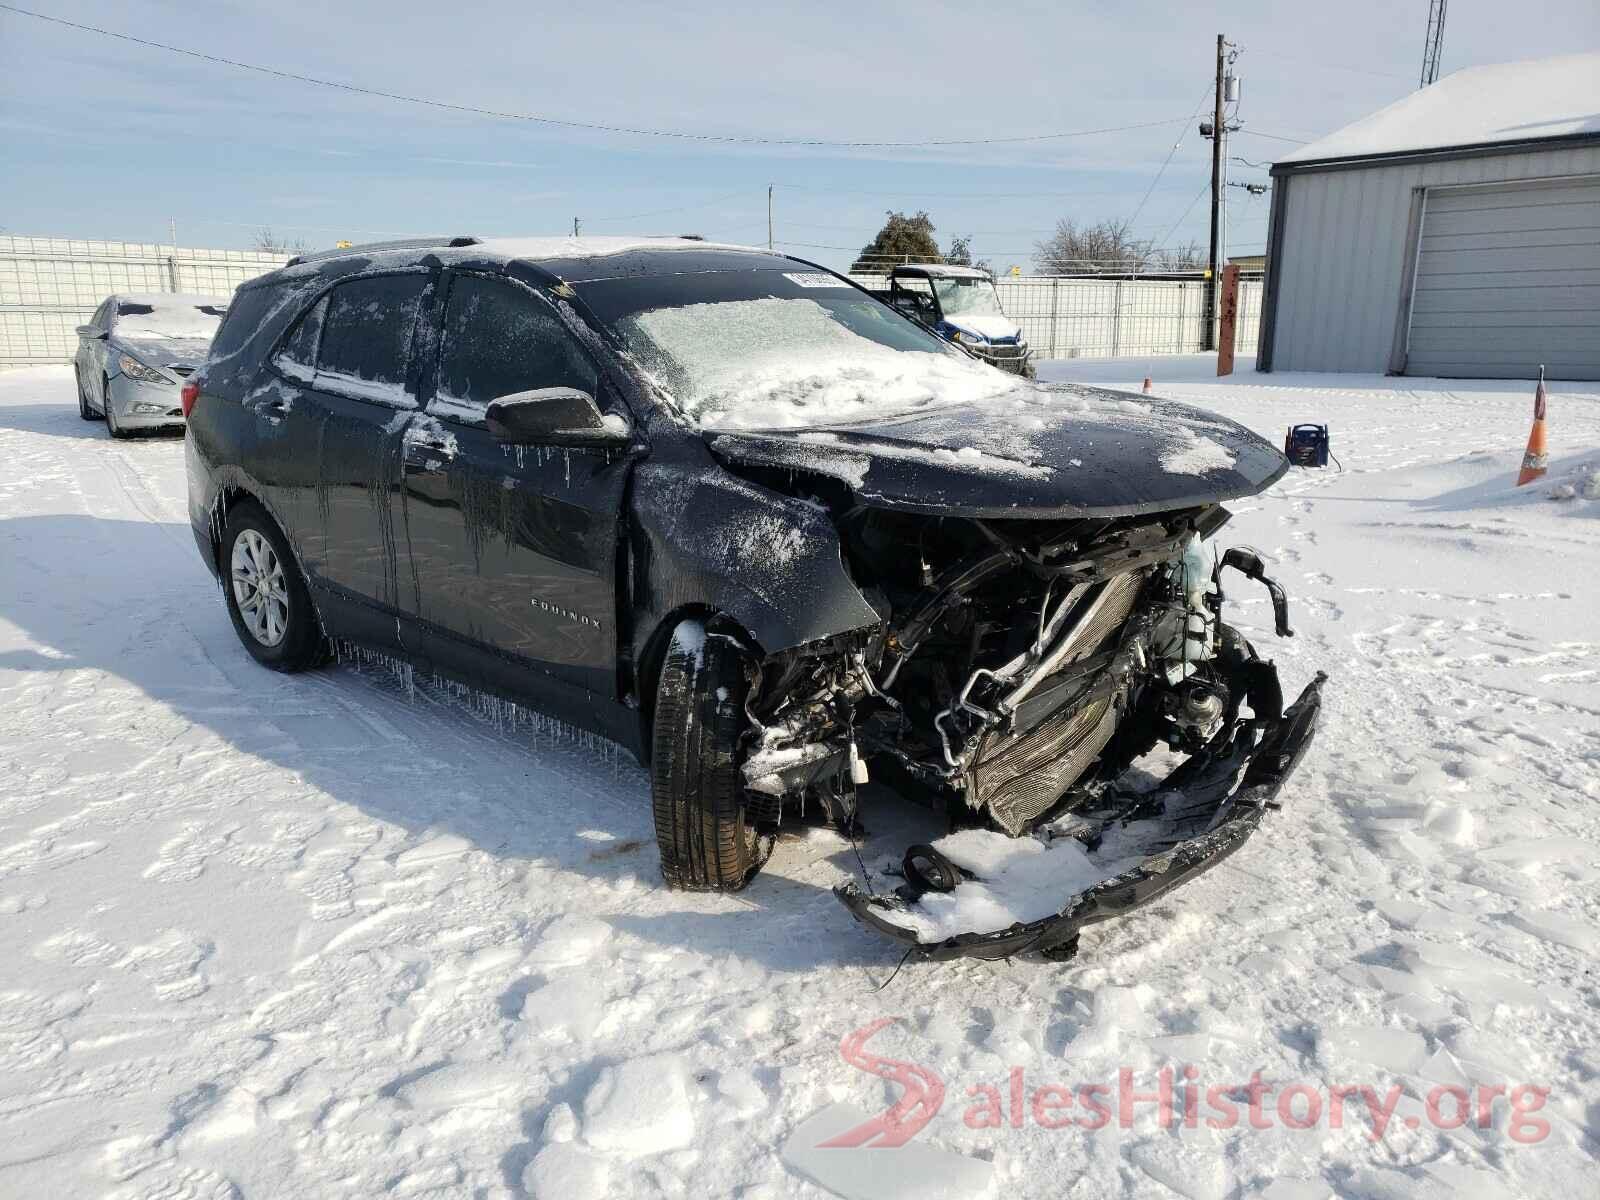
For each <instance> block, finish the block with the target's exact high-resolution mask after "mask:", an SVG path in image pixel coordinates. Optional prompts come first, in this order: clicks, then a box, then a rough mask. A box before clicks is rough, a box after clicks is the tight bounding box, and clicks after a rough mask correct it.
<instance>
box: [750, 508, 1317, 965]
mask: <svg viewBox="0 0 1600 1200" xmlns="http://www.w3.org/2000/svg"><path fill="white" fill-rule="evenodd" d="M1227 520H1228V513H1227V512H1226V510H1225V509H1223V508H1222V507H1221V506H1220V505H1216V504H1211V505H1204V506H1200V507H1196V508H1190V509H1183V510H1178V511H1173V512H1165V513H1160V514H1156V515H1153V516H1152V515H1146V516H1138V517H1117V518H1095V517H1089V518H1077V519H1063V520H1048V521H1044V520H981V519H976V518H971V517H932V516H926V515H920V514H913V513H903V512H896V511H890V510H887V509H882V508H874V507H870V506H866V505H856V506H854V507H851V508H849V509H848V510H846V511H843V512H842V513H841V514H840V515H838V516H837V517H836V525H837V527H838V530H839V534H840V540H841V544H842V546H843V548H844V554H845V558H846V566H847V568H848V569H849V571H850V574H851V577H852V578H853V579H854V580H855V581H856V583H857V585H858V586H859V587H860V588H861V590H862V592H863V594H864V595H866V597H867V598H868V600H869V601H870V602H871V603H872V605H873V606H874V607H875V608H876V609H877V610H878V612H879V613H880V614H881V616H882V623H881V625H880V626H879V627H877V628H876V629H874V630H872V631H869V632H865V633H863V634H860V635H854V636H848V637H841V638H836V639H833V640H831V641H829V642H826V643H823V644H820V645H818V644H813V645H807V646H802V647H799V648H797V649H795V650H792V651H789V652H786V653H784V654H781V655H776V656H773V657H772V658H769V659H767V660H765V661H763V662H761V663H760V664H759V665H758V666H756V667H755V668H754V670H755V673H756V678H755V679H753V680H752V686H751V689H750V693H749V699H748V702H747V712H748V716H749V718H750V721H751V727H752V732H751V734H750V735H749V740H750V746H749V753H748V755H747V757H746V758H745V760H744V765H743V771H744V778H745V783H746V785H747V787H748V789H749V795H750V799H749V805H750V811H751V813H752V814H753V815H754V817H755V819H756V820H757V822H758V823H759V824H760V825H761V826H762V827H763V828H765V829H768V830H771V831H776V830H777V829H779V828H780V827H781V825H782V824H783V822H784V820H785V819H786V814H789V813H793V812H794V811H795V810H796V808H803V807H805V806H807V805H812V804H821V805H823V806H824V807H825V809H826V811H827V812H828V814H829V815H830V816H831V817H832V818H833V819H834V820H835V821H836V822H837V823H839V824H840V825H841V827H853V824H854V821H855V818H856V794H857V787H858V786H859V785H860V784H861V783H863V782H865V781H867V780H868V779H869V778H871V777H872V776H873V775H881V776H884V777H886V778H888V779H889V781H890V782H892V783H893V784H894V785H895V786H896V787H897V789H898V790H900V791H902V792H905V793H907V794H912V795H916V796H918V797H920V798H922V799H924V800H926V801H927V802H928V803H930V804H931V805H933V806H935V807H936V808H939V809H941V810H942V811H944V812H945V813H946V814H947V815H948V817H949V818H950V821H951V824H952V827H953V828H956V829H967V828H974V829H983V830H988V831H991V832H992V833H993V834H996V835H1003V836H1005V837H1009V838H1026V837H1034V838H1037V839H1039V840H1041V841H1043V842H1045V843H1047V844H1048V843H1050V842H1051V841H1052V840H1054V839H1059V838H1063V837H1070V838H1074V839H1076V841H1075V843H1074V848H1077V847H1082V848H1083V849H1085V850H1088V851H1094V850H1097V849H1099V848H1100V847H1101V844H1102V842H1105V840H1106V838H1107V834H1108V832H1111V831H1114V830H1117V829H1121V828H1126V827H1130V826H1132V825H1134V824H1137V825H1138V827H1139V828H1140V829H1141V830H1143V831H1144V832H1146V833H1147V834H1150V835H1151V836H1150V837H1149V838H1148V839H1147V843H1146V844H1144V845H1141V846H1140V847H1139V848H1138V849H1139V853H1137V854H1135V855H1134V856H1133V857H1131V858H1130V857H1126V856H1125V857H1123V858H1121V859H1119V860H1118V861H1117V862H1116V864H1115V865H1116V866H1117V867H1120V868H1125V869H1120V870H1114V871H1112V872H1111V874H1110V875H1109V876H1108V879H1107V881H1104V882H1108V883H1116V882H1117V880H1118V879H1122V877H1123V876H1126V875H1127V874H1128V873H1129V871H1130V870H1133V871H1137V870H1138V868H1139V867H1140V866H1142V865H1143V864H1146V863H1147V861H1148V860H1150V859H1151V858H1152V857H1159V856H1166V860H1167V861H1166V862H1165V863H1164V864H1163V863H1159V862H1158V863H1155V864H1153V867H1152V868H1151V869H1147V870H1145V871H1144V873H1143V874H1142V875H1140V877H1139V879H1138V880H1135V881H1132V887H1133V892H1135V893H1139V894H1140V898H1139V899H1137V900H1135V901H1134V902H1136V903H1142V902H1144V900H1146V899H1149V898H1150V895H1149V893H1152V891H1153V890H1155V885H1156V884H1160V885H1162V886H1160V887H1159V890H1162V891H1164V890H1165V889H1166V887H1170V886H1173V885H1174V884H1176V883H1177V882H1181V881H1182V879H1184V878H1187V877H1188V876H1189V875H1191V874H1194V873H1197V871H1196V870H1187V869H1186V870H1178V868H1179V867H1181V866H1182V864H1183V862H1188V860H1190V859H1193V860H1194V862H1198V863H1203V865H1201V866H1200V867H1199V868H1198V869H1204V867H1205V866H1209V865H1211V863H1212V862H1214V861H1217V860H1218V859H1220V857H1222V856H1223V855H1225V853H1226V852H1227V851H1228V850H1231V849H1232V848H1234V847H1235V846H1236V845H1237V844H1239V842H1242V841H1243V838H1244V837H1245V836H1248V833H1249V832H1250V831H1251V830H1253V829H1254V825H1255V822H1256V821H1259V819H1260V811H1261V810H1262V809H1264V808H1265V807H1266V806H1267V805H1268V804H1270V803H1271V802H1272V794H1275V793H1276V787H1277V784H1279V783H1281V781H1282V778H1283V777H1284V776H1286V775H1287V774H1288V772H1289V771H1290V770H1292V768H1293V766H1294V764H1295V763H1296V762H1297V761H1298V759H1299V756H1300V755H1301V754H1302V753H1303V752H1304V749H1305V747H1306V745H1307V744H1308V743H1309V740H1310V736H1311V733H1312V731H1313V729H1314V726H1315V716H1316V709H1317V707H1318V704H1319V702H1320V687H1321V683H1322V677H1321V676H1319V677H1318V678H1317V680H1316V681H1314V682H1313V683H1312V684H1311V685H1310V686H1309V687H1308V688H1307V689H1306V692H1305V694H1304V695H1302V696H1301V697H1300V699H1299V700H1298V701H1297V702H1296V704H1295V705H1294V706H1291V708H1290V709H1289V710H1288V711H1287V713H1286V710H1285V707H1284V702H1283V694H1282V689H1281V687H1280V685H1279V682H1278V677H1277V672H1276V670H1275V669H1274V668H1273V666H1272V665H1271V664H1270V663H1268V662H1265V661H1263V660H1261V659H1260V658H1259V657H1258V655H1257V654H1256V651H1255V650H1254V648H1253V647H1252V646H1251V645H1250V644H1249V643H1248V642H1247V641H1246V640H1245V639H1244V638H1243V637H1241V636H1240V635H1239V634H1238V632H1237V631H1235V630H1234V629H1233V628H1232V627H1231V626H1229V625H1228V624H1226V623H1225V621H1224V620H1223V611H1222V610H1223V605H1224V602H1225V594H1224V591H1223V583H1224V572H1227V571H1237V572H1238V573H1240V574H1242V575H1244V576H1245V577H1247V579H1250V580H1253V581H1255V582H1257V583H1258V584H1259V585H1260V586H1262V587H1263V588H1265V589H1266V591H1267V593H1268V596H1269V598H1270V600H1271V603H1272V609H1273V614H1274V623H1275V625H1276V631H1277V633H1278V635H1279V636H1283V637H1288V636H1292V630H1291V629H1290V626H1289V616H1288V608H1287V600H1286V598H1285V596H1284V593H1283V590H1282V589H1281V588H1280V587H1279V586H1278V585H1277V584H1276V583H1275V582H1274V581H1272V580H1271V579H1270V578H1268V577H1267V576H1266V574H1265V572H1264V570H1263V566H1262V563H1261V560H1260V558H1259V556H1257V555H1256V554H1254V553H1253V552H1251V551H1249V550H1245V549H1237V548H1236V549H1230V550H1228V551H1227V552H1226V553H1221V554H1213V552H1212V547H1211V546H1210V545H1209V544H1208V539H1210V538H1211V537H1212V536H1213V535H1215V534H1216V533H1217V531H1218V530H1219V529H1221V527H1222V526H1223V525H1224V524H1225V523H1226V522H1227ZM1158 747H1161V748H1164V749H1165V751H1166V752H1167V753H1168V754H1169V756H1170V755H1178V756H1181V759H1182V761H1181V762H1180V763H1179V765H1178V766H1177V767H1176V768H1175V769H1174V770H1173V771H1172V772H1171V773H1170V774H1169V775H1168V777H1167V778H1166V779H1165V780H1163V781H1162V782H1161V784H1160V786H1159V787H1157V788H1155V789H1154V790H1153V791H1151V790H1145V791H1142V792H1129V791H1125V790H1123V789H1122V788H1121V787H1120V786H1119V780H1120V779H1121V778H1122V777H1123V776H1124V773H1125V772H1126V771H1127V770H1128V768H1129V767H1130V765H1131V764H1133V763H1135V761H1136V760H1139V759H1141V758H1142V757H1143V756H1145V755H1147V754H1149V753H1150V752H1151V751H1152V750H1155V749H1157V748H1158ZM1264 755H1265V757H1263V756H1264ZM1268 759H1270V760H1271V761H1270V763H1269V762H1268ZM1269 767H1270V772H1269V771H1268V768H1269ZM1252 771H1253V772H1254V775H1253V776H1252V774H1251V773H1252ZM1269 773H1270V776H1271V777H1270V778H1269V777H1268V775H1269ZM1268 785H1270V786H1268ZM1246 816H1248V817H1251V819H1250V820H1249V821H1248V828H1244V827H1243V826H1239V825H1237V822H1238V821H1239V819H1240V818H1241V817H1246ZM1241 830H1242V832H1241ZM1233 834H1237V835H1238V836H1237V838H1232V837H1231V835H1233ZM1112 840H1114V841H1118V842H1119V845H1122V848H1123V849H1124V850H1126V849H1127V846H1126V845H1125V844H1124V843H1125V842H1126V839H1125V838H1124V839H1120V840H1119V839H1117V838H1113V839H1112ZM1197 841H1199V842H1204V843H1206V844H1205V845H1192V844H1191V843H1196V842H1197ZM1223 846H1226V849H1222V847H1223ZM1186 847H1187V849H1185V848H1186ZM1145 851H1149V853H1146V852H1145ZM1202 851H1203V853H1202ZM1196 855H1198V857H1196ZM1180 860H1181V861H1180ZM1190 865H1191V866H1192V865H1193V864H1192V863H1191V864H1190ZM974 867H976V868H977V870H978V871H981V870H982V866H981V861H974V862H972V863H966V864H964V863H962V862H961V861H959V860H954V861H953V860H952V859H951V858H949V857H948V856H946V855H945V854H943V853H941V852H940V851H939V850H938V849H936V848H935V847H933V846H918V847H913V848H912V849H911V850H910V851H908V852H907V854H906V856H905V860H904V864H903V871H902V875H903V878H904V880H905V882H904V884H903V885H902V886H900V887H899V888H897V889H896V890H895V892H894V893H892V894H889V895H874V894H871V893H870V892H863V891H862V890H861V889H860V888H859V887H857V886H856V885H853V884H852V885H846V886H845V887H843V888H841V889H840V898H841V899H842V900H843V901H844V902H845V903H846V905H847V906H849V907H850V909H851V911H852V912H853V913H854V914H855V915H856V916H857V917H858V918H859V919H862V920H863V921H866V922H867V923H868V924H871V925H873V926H874V927H876V928H878V929H880V930H881V931H882V932H885V933H887V934H889V935H890V936H892V937H896V938H898V939H899V940H902V941H905V942H907V943H908V944H909V945H911V946H913V947H917V948H920V949H922V950H923V951H924V952H925V953H930V954H935V955H948V954H961V953H966V954H984V955H990V956H993V955H997V954H1012V953H1017V952H1018V951H1020V950H1026V949H1035V950H1044V951H1054V952H1057V953H1068V952H1070V951H1071V950H1072V949H1073V948H1075V946H1076V937H1077V929H1078V928H1079V927H1080V926H1081V925H1082V924H1086V923H1088V921H1090V920H1096V919H1102V917H1104V916H1111V915H1116V913H1117V912H1120V911H1124V910H1125V908H1126V907H1127V906H1128V904H1127V903H1126V901H1127V900H1128V897H1127V896H1123V897H1122V901H1123V903H1121V904H1120V905H1119V903H1117V902H1112V903H1110V905H1109V907H1108V906H1107V905H1106V904H1103V903H1100V901H1101V900H1103V899H1104V897H1103V896H1101V897H1099V898H1098V899H1097V900H1095V901H1094V902H1093V903H1091V902H1089V901H1086V900H1085V896H1087V895H1088V894H1089V893H1090V892H1093V891H1095V889H1086V890H1082V891H1075V892H1073V893H1072V894H1069V895H1065V896H1062V897H1061V903H1060V905H1059V906H1056V905H1054V903H1053V902H1052V906H1051V909H1050V912H1049V914H1048V915H1047V916H1045V917H1042V918H1035V919H1033V920H1031V921H1030V920H1021V919H1019V920H1018V921H1016V922H1013V923H1012V925H1011V926H1009V927H1007V928H1005V929H970V930H962V931H961V932H960V933H959V934H953V933H951V929H950V927H949V926H948V925H944V926H941V925H939V924H937V923H932V924H930V922H929V921H927V920H922V919H919V917H918V908H919V905H921V904H922V902H923V901H924V900H925V898H926V897H928V896H929V895H930V894H945V893H950V892H953V891H956V890H957V889H959V888H960V886H961V885H962V884H963V883H967V884H968V885H969V887H968V890H969V891H971V892H975V891H977V890H978V889H977V888H976V887H973V886H972V881H974V880H980V879H981V876H980V875H978V874H977V871H975V870H974V869H973V868H974ZM1108 870H1109V868H1108ZM1157 876H1160V878H1156V877H1157ZM868 886H869V887H870V883H869V884H868ZM1122 886H1123V888H1124V890H1126V889H1127V887H1128V886H1130V881H1129V880H1127V879H1123V880H1122ZM1101 890H1102V891H1103V890H1104V889H1101ZM1086 905H1087V907H1086ZM930 938H932V939H934V940H930Z"/></svg>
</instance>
